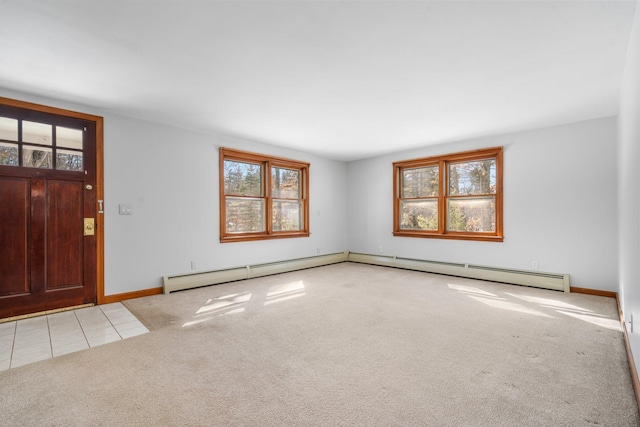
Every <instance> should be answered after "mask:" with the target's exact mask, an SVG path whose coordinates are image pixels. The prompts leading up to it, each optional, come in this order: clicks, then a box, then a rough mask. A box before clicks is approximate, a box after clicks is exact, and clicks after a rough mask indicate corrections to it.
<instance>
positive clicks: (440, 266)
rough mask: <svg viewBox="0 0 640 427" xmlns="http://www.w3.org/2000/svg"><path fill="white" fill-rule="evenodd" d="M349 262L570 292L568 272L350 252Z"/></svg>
mask: <svg viewBox="0 0 640 427" xmlns="http://www.w3.org/2000/svg"><path fill="white" fill-rule="evenodd" d="M349 261H351V262H359V263H364V264H374V265H382V266H386V267H396V268H404V269H407V270H417V271H425V272H429V273H438V274H446V275H449V276H459V277H467V278H470V279H480V280H489V281H492V282H502V283H510V284H514V285H523V286H531V287H536V288H543V289H551V290H555V291H564V292H569V288H570V286H569V275H568V274H557V273H543V272H539V271H528V270H512V269H507V268H497V267H487V266H481V265H472V264H460V263H450V262H440V261H427V260H419V259H411V258H399V257H390V256H382V255H368V254H359V253H354V252H350V253H349Z"/></svg>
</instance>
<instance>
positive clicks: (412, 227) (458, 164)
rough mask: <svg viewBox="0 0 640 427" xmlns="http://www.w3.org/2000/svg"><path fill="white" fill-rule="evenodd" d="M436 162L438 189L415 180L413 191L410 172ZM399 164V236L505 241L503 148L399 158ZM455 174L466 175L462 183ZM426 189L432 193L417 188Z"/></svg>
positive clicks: (395, 230)
mask: <svg viewBox="0 0 640 427" xmlns="http://www.w3.org/2000/svg"><path fill="white" fill-rule="evenodd" d="M435 166H437V170H438V171H439V172H440V173H439V174H438V173H437V172H436V175H438V177H437V179H438V183H437V184H438V189H437V191H436V189H435V184H434V183H433V182H430V183H427V184H426V185H421V184H416V183H415V182H414V183H411V185H410V186H409V187H411V188H412V189H411V190H410V191H407V188H408V186H407V183H406V182H405V179H406V178H407V177H408V176H409V177H411V175H412V174H413V175H415V174H416V171H420V170H422V172H424V171H425V170H426V169H427V168H432V169H433V168H435ZM393 167H394V224H393V227H394V228H393V234H394V235H395V236H407V237H431V238H443V239H461V240H487V241H503V228H502V223H503V220H502V147H494V148H489V149H484V150H476V151H470V152H462V153H455V154H450V155H444V156H437V157H428V158H421V159H413V160H407V161H402V162H395V163H394V164H393ZM453 173H457V174H458V176H457V177H456V180H457V179H460V181H458V182H457V184H458V185H457V186H456V185H454V184H456V183H455V182H451V181H450V180H451V179H452V175H453ZM427 179H431V180H432V179H433V174H432V176H431V177H428V178H427ZM425 187H426V188H428V189H429V191H428V193H429V194H426V193H425V192H423V191H421V190H416V189H417V188H425ZM461 190H462V191H461ZM452 193H453V194H452ZM405 195H409V196H411V197H404V196H405ZM427 195H428V196H431V197H425V196H427ZM434 203H435V204H436V205H437V208H434V207H433V205H434ZM427 205H430V206H429V208H428V209H427ZM434 210H435V212H434Z"/></svg>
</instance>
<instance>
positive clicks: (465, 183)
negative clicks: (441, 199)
mask: <svg viewBox="0 0 640 427" xmlns="http://www.w3.org/2000/svg"><path fill="white" fill-rule="evenodd" d="M495 192H496V159H486V160H476V161H473V162H464V163H453V164H450V165H449V195H450V196H468V195H473V194H495Z"/></svg>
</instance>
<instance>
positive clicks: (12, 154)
mask: <svg viewBox="0 0 640 427" xmlns="http://www.w3.org/2000/svg"><path fill="white" fill-rule="evenodd" d="M0 166H20V161H19V159H18V144H7V143H6V142H0Z"/></svg>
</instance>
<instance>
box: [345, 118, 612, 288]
mask: <svg viewBox="0 0 640 427" xmlns="http://www.w3.org/2000/svg"><path fill="white" fill-rule="evenodd" d="M493 146H504V236H505V238H504V242H502V243H496V242H473V241H461V240H443V239H425V238H410V237H394V236H393V235H392V231H393V224H392V222H393V205H392V200H393V185H392V178H393V169H392V162H394V161H399V160H408V159H413V158H419V157H426V156H432V155H438V154H446V153H455V152H459V151H466V150H472V149H479V148H488V147H493ZM615 147H616V119H615V118H613V117H611V118H604V119H598V120H590V121H585V122H579V123H574V124H568V125H563V126H555V127H550V128H544V129H538V130H533V131H529V132H522V133H514V134H509V135H501V136H495V137H490V138H482V139H473V140H468V141H461V142H458V143H452V144H443V145H439V146H432V147H425V148H422V149H416V150H411V151H406V152H401V153H395V154H392V155H387V156H382V157H377V158H373V159H367V160H361V161H356V162H351V163H349V164H348V172H347V173H348V193H349V204H348V211H349V220H348V221H349V222H348V230H349V240H348V246H349V250H351V251H353V252H363V253H371V254H377V253H379V250H380V248H381V247H382V252H383V254H385V255H392V256H393V255H395V256H401V257H408V258H418V259H427V260H437V261H448V262H461V263H475V264H480V265H487V266H496V267H507V268H515V269H531V261H532V260H535V261H538V265H539V270H540V271H547V272H554V273H568V274H570V276H571V285H572V286H577V287H585V288H594V289H603V290H610V291H617V277H618V257H617V250H618V246H617V244H618V240H617V232H618V228H617V217H616V207H617V193H616V186H617V181H616V148H615Z"/></svg>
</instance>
